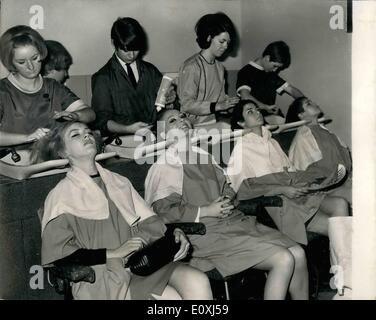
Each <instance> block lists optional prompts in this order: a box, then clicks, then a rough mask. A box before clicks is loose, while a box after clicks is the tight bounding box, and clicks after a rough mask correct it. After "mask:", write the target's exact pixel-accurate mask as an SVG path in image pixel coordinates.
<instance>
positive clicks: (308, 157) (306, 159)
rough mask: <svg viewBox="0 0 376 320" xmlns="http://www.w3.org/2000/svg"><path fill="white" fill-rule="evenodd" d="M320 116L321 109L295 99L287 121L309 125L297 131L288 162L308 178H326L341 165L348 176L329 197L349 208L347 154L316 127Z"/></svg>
mask: <svg viewBox="0 0 376 320" xmlns="http://www.w3.org/2000/svg"><path fill="white" fill-rule="evenodd" d="M321 114H322V111H321V109H320V107H319V106H318V105H317V104H316V103H314V102H313V101H311V100H309V99H308V98H305V97H302V98H298V99H296V100H295V101H294V102H293V103H292V104H291V105H290V107H289V110H288V112H287V116H286V121H288V122H294V121H300V120H308V121H310V123H309V124H307V125H304V126H301V127H300V128H299V129H298V130H297V132H296V135H295V137H294V140H293V141H292V143H291V146H290V150H289V158H290V161H291V162H292V164H293V165H294V167H295V168H296V169H298V170H304V172H305V175H306V176H307V177H308V176H311V177H313V176H315V177H326V176H328V175H330V173H331V172H333V170H335V168H336V166H337V165H338V163H341V164H342V165H343V166H344V167H345V168H346V172H347V176H346V178H345V179H344V181H342V183H341V184H340V185H338V186H337V187H336V188H334V189H333V190H331V192H330V194H331V195H335V196H339V197H343V198H345V199H346V200H347V201H348V202H349V203H350V204H352V161H351V153H350V150H349V148H348V147H347V146H346V145H345V144H344V143H343V142H342V141H341V139H340V138H339V137H338V136H337V135H335V134H334V133H332V132H330V131H329V130H328V129H327V128H326V127H325V126H324V125H322V124H319V123H318V121H317V120H318V118H319V116H320V115H321Z"/></svg>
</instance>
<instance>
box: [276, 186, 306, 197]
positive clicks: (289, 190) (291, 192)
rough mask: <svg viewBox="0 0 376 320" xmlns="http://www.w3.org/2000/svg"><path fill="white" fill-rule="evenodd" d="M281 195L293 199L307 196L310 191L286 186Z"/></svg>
mask: <svg viewBox="0 0 376 320" xmlns="http://www.w3.org/2000/svg"><path fill="white" fill-rule="evenodd" d="M281 193H282V194H283V195H285V196H286V197H287V198H291V199H293V198H299V197H301V196H304V195H306V194H307V193H308V189H307V188H296V187H290V186H285V187H282V189H281Z"/></svg>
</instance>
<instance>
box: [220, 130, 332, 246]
mask: <svg viewBox="0 0 376 320" xmlns="http://www.w3.org/2000/svg"><path fill="white" fill-rule="evenodd" d="M227 174H228V176H229V178H230V180H231V182H232V186H233V188H234V189H235V191H236V192H237V197H238V199H239V200H247V199H253V198H257V197H261V196H264V195H267V194H268V193H269V192H270V191H272V190H273V188H274V187H275V185H279V186H295V187H299V186H300V187H303V186H308V184H309V183H312V182H313V181H312V180H309V179H308V178H309V177H306V176H305V174H304V172H298V171H296V170H295V168H294V166H293V165H292V164H291V163H290V161H289V159H288V157H287V156H286V154H285V153H284V152H283V150H282V149H281V147H280V146H279V144H278V142H277V141H276V140H274V139H273V138H272V137H271V133H270V131H269V130H267V129H266V128H265V127H262V136H259V135H257V134H255V133H248V134H246V135H245V136H243V137H242V139H240V140H238V141H237V143H236V145H235V147H234V149H233V151H232V154H231V157H230V160H229V164H228V167H227ZM279 196H280V197H281V198H282V199H283V206H282V207H267V208H266V210H267V211H268V213H269V214H270V216H271V218H272V219H273V221H274V222H275V224H276V225H277V227H278V229H279V230H280V231H281V232H282V233H284V234H286V235H287V236H289V237H290V238H291V239H293V240H294V241H296V242H299V243H302V244H307V234H306V226H305V224H306V223H307V222H308V221H309V220H310V219H311V218H312V217H313V216H314V215H315V214H316V213H317V211H318V210H319V208H320V205H321V202H322V200H323V199H324V198H325V196H326V195H325V194H323V193H319V194H318V193H316V194H309V195H307V196H302V197H299V198H294V199H290V198H287V197H286V196H284V195H279Z"/></svg>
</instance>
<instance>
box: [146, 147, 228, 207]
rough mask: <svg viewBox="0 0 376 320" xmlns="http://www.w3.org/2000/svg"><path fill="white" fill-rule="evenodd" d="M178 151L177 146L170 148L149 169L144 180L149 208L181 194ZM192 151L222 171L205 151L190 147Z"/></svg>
mask: <svg viewBox="0 0 376 320" xmlns="http://www.w3.org/2000/svg"><path fill="white" fill-rule="evenodd" d="M178 149H179V146H178V145H177V144H175V145H172V146H170V147H169V148H168V149H167V150H166V151H165V152H164V153H163V154H162V155H161V156H160V157H159V158H158V160H157V162H156V164H155V165H153V166H152V167H151V168H150V170H149V172H148V174H147V177H146V179H145V201H146V203H147V204H148V205H150V206H151V205H152V204H153V203H154V202H156V201H158V200H161V199H164V198H166V197H168V196H169V195H171V194H173V193H177V194H179V195H182V194H183V178H184V169H183V162H182V160H181V158H180V156H179V152H178ZM192 151H193V154H194V155H199V156H200V157H203V158H204V159H205V157H206V158H207V157H211V158H212V163H213V165H215V166H216V167H218V168H219V169H220V170H221V171H223V169H222V168H221V167H220V166H219V165H218V164H217V163H216V162H215V161H214V158H213V157H212V156H211V155H210V154H209V153H207V152H206V151H205V150H203V149H201V148H198V147H196V146H192V149H191V150H190V152H192ZM195 159H197V158H195ZM201 159H202V158H201ZM224 174H225V173H224ZM166 177H168V179H166ZM226 178H227V177H226ZM228 182H229V181H228Z"/></svg>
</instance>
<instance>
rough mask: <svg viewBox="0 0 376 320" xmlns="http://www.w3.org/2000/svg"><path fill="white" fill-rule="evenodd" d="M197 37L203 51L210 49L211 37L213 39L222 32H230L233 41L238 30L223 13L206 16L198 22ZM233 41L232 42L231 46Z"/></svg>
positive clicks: (196, 27)
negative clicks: (209, 39)
mask: <svg viewBox="0 0 376 320" xmlns="http://www.w3.org/2000/svg"><path fill="white" fill-rule="evenodd" d="M195 31H196V35H197V39H196V41H197V43H198V45H199V46H200V48H201V49H207V48H209V47H210V43H211V41H208V37H209V36H210V37H211V39H213V38H214V37H215V36H217V35H219V34H221V33H222V32H228V34H229V36H230V39H231V40H233V39H234V38H235V36H236V30H235V27H234V24H233V23H232V21H231V19H230V18H229V17H228V16H227V15H226V14H224V13H223V12H218V13H212V14H206V15H204V16H202V17H201V18H200V20H198V22H197V23H196V26H195ZM232 42H233V41H231V42H230V44H231V43H232Z"/></svg>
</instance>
